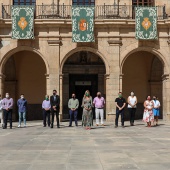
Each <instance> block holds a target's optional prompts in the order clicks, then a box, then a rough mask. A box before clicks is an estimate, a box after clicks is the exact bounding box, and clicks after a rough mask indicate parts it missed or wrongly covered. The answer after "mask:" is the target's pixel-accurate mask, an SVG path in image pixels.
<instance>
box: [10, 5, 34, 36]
mask: <svg viewBox="0 0 170 170" xmlns="http://www.w3.org/2000/svg"><path fill="white" fill-rule="evenodd" d="M34 8H35V7H34V6H33V5H24V6H22V5H18V6H17V5H13V6H12V7H11V10H12V39H34Z"/></svg>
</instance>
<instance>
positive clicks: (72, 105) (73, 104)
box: [68, 93, 79, 127]
mask: <svg viewBox="0 0 170 170" xmlns="http://www.w3.org/2000/svg"><path fill="white" fill-rule="evenodd" d="M78 107H79V100H78V99H76V95H75V94H74V93H73V94H72V98H71V99H69V101H68V108H69V115H70V123H69V126H70V127H71V126H72V116H73V115H74V121H75V126H78V123H77V114H78V110H77V109H78Z"/></svg>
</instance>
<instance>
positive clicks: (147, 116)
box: [143, 96, 154, 127]
mask: <svg viewBox="0 0 170 170" xmlns="http://www.w3.org/2000/svg"><path fill="white" fill-rule="evenodd" d="M153 106H154V104H153V101H152V100H151V96H147V98H146V100H145V102H144V113H143V121H144V122H147V127H151V122H153V121H154V115H153V111H152V109H153Z"/></svg>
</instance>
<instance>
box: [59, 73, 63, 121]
mask: <svg viewBox="0 0 170 170" xmlns="http://www.w3.org/2000/svg"><path fill="white" fill-rule="evenodd" d="M59 92H60V94H59V95H60V116H59V118H60V122H61V121H62V119H63V113H62V112H63V74H60V88H59Z"/></svg>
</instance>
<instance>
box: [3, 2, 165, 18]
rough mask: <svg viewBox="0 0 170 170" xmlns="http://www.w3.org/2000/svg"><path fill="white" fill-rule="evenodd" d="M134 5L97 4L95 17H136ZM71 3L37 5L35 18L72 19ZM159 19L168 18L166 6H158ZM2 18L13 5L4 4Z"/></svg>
mask: <svg viewBox="0 0 170 170" xmlns="http://www.w3.org/2000/svg"><path fill="white" fill-rule="evenodd" d="M134 8H135V7H134V6H131V5H126V4H125V5H105V4H104V5H97V6H95V19H96V20H97V19H135V11H134ZM71 15H72V6H71V5H64V4H63V5H56V4H51V5H44V4H42V5H36V8H35V19H71ZM157 15H158V19H166V18H167V14H166V7H165V6H157ZM2 18H3V19H11V5H2Z"/></svg>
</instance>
